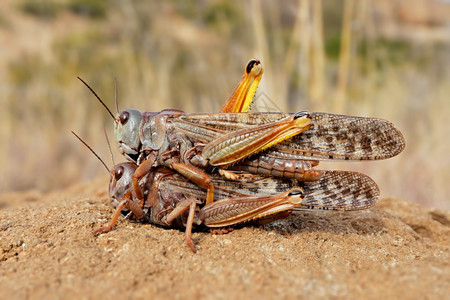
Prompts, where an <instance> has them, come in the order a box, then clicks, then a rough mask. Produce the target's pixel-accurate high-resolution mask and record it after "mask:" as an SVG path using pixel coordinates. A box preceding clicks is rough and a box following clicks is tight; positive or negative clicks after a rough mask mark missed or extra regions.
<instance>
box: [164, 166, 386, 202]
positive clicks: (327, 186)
mask: <svg viewBox="0 0 450 300" xmlns="http://www.w3.org/2000/svg"><path fill="white" fill-rule="evenodd" d="M213 183H214V186H215V190H214V200H215V201H220V199H224V198H233V197H242V196H262V195H273V194H279V193H283V192H285V191H287V190H290V189H293V188H302V189H303V191H304V193H305V198H304V200H303V203H302V206H300V207H298V208H296V210H360V209H366V208H369V207H371V206H373V205H374V204H375V203H376V202H377V201H378V197H379V194H380V193H379V190H378V186H377V184H376V183H375V182H374V181H373V180H372V179H371V178H370V177H368V176H366V175H364V174H361V173H358V172H349V171H324V174H323V176H322V177H321V178H320V179H319V180H317V181H313V182H299V181H297V180H295V179H289V178H271V177H269V178H266V177H257V179H256V180H254V181H251V182H242V181H230V180H226V179H224V178H223V177H221V176H219V175H217V174H215V175H213ZM159 188H160V189H161V188H163V189H173V190H176V191H177V192H179V193H181V194H184V195H186V196H187V195H192V196H194V197H196V198H197V199H199V200H202V201H204V199H206V192H205V190H204V189H201V188H200V187H198V186H197V185H195V184H193V183H191V182H190V181H188V180H186V179H185V178H184V177H182V176H180V175H178V174H176V175H173V176H171V177H167V178H166V179H165V181H164V183H162V185H160V187H159Z"/></svg>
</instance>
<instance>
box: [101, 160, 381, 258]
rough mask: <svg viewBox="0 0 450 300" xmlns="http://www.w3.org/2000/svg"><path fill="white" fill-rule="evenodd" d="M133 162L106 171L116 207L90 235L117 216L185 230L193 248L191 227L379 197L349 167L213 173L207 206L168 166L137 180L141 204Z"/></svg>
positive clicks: (346, 206)
mask: <svg viewBox="0 0 450 300" xmlns="http://www.w3.org/2000/svg"><path fill="white" fill-rule="evenodd" d="M137 168H138V166H137V165H136V164H134V163H130V162H126V163H120V164H118V165H115V166H114V167H113V169H112V170H111V180H110V184H109V195H110V198H111V200H112V204H113V206H114V207H116V211H115V213H114V215H113V218H112V220H111V222H110V224H109V225H108V226H106V227H103V228H100V229H97V230H96V231H95V233H103V232H108V231H110V230H111V229H112V228H113V227H114V226H115V224H116V222H117V219H118V217H119V216H120V215H121V214H122V215H124V216H126V218H127V219H129V220H136V219H137V220H140V221H144V222H149V223H153V224H157V225H161V226H165V227H174V228H183V227H184V228H186V231H185V241H186V244H187V245H188V246H189V247H190V248H191V249H192V251H193V252H196V248H195V246H194V244H193V242H192V239H191V232H192V228H193V226H199V225H205V226H207V227H210V228H211V229H218V228H221V229H220V231H219V232H221V233H225V232H228V230H230V229H228V228H224V227H227V226H232V225H235V224H238V223H243V222H247V221H250V220H256V219H259V220H258V221H259V222H258V223H259V224H265V223H268V222H272V221H275V220H278V219H281V218H286V217H288V216H290V215H291V213H292V212H293V211H296V210H317V209H319V210H345V211H348V210H361V209H367V208H369V207H371V206H372V205H374V204H375V203H376V202H377V200H378V197H379V190H378V187H377V185H376V183H375V182H374V181H373V180H372V179H371V178H369V177H368V176H366V175H364V174H361V173H357V172H348V171H323V175H322V176H321V178H320V179H318V180H316V181H310V182H307V181H306V182H305V181H298V180H296V179H292V178H272V177H265V176H260V175H257V176H255V178H254V180H253V181H251V182H246V181H234V180H228V179H226V178H224V177H223V176H221V175H219V174H217V173H216V174H212V175H211V178H212V182H213V184H214V186H215V190H214V198H215V200H216V201H215V202H213V203H210V204H206V198H207V193H206V191H205V190H204V189H202V188H200V187H199V186H198V185H196V184H195V183H193V182H191V181H189V180H188V179H187V178H185V177H184V176H181V175H180V174H177V173H175V172H174V171H173V170H170V169H167V168H164V167H158V168H154V169H152V170H150V171H149V172H148V173H147V174H146V175H145V176H144V177H143V178H142V179H141V180H140V182H139V185H140V187H141V189H142V190H143V191H144V199H145V201H144V205H143V206H142V208H141V206H140V205H139V203H138V202H135V201H133V200H132V196H131V195H132V188H133V179H132V178H133V174H134V173H135V171H136V169H137Z"/></svg>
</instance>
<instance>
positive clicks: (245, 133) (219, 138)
mask: <svg viewBox="0 0 450 300" xmlns="http://www.w3.org/2000/svg"><path fill="white" fill-rule="evenodd" d="M262 73H263V69H262V66H261V64H260V62H259V61H257V60H251V61H250V62H249V63H248V65H247V67H246V69H245V71H244V75H243V76H242V78H241V81H240V83H239V84H238V86H237V87H236V89H235V90H234V92H233V93H232V95H231V96H230V98H229V99H228V100H227V101H226V102H225V104H224V106H223V107H222V109H221V110H220V113H213V114H211V113H195V114H185V113H184V112H182V111H179V110H163V111H161V112H156V113H153V112H141V111H139V110H136V109H128V110H124V111H122V112H120V113H119V112H118V115H117V116H116V117H114V115H113V114H112V113H111V111H110V110H109V109H108V108H107V107H106V105H105V104H104V103H103V102H102V101H101V100H100V98H99V97H98V96H97V95H96V94H95V92H94V91H93V90H92V89H91V88H90V87H89V86H88V85H87V84H86V83H85V84H86V86H88V88H89V89H90V90H91V91H92V92H93V93H94V95H95V96H96V97H97V98H98V100H99V101H100V102H101V103H102V104H103V105H104V106H105V107H106V109H107V110H108V111H109V113H110V114H111V116H112V117H113V119H114V133H115V140H116V142H117V143H118V145H119V150H120V152H121V153H122V154H123V155H124V156H125V157H126V158H127V159H128V160H129V161H130V162H127V163H121V164H118V165H116V166H114V168H113V169H112V170H111V181H110V185H109V193H110V197H111V198H112V201H113V204H114V205H115V206H116V211H115V213H114V215H113V217H112V220H111V222H110V224H109V225H108V226H107V227H103V228H100V229H98V230H96V231H95V233H105V232H108V231H110V230H111V229H112V228H113V227H114V225H115V224H116V222H117V219H118V217H119V216H120V215H121V214H124V215H126V217H127V218H128V219H130V220H141V221H147V222H151V223H155V224H159V225H163V226H174V227H175V226H180V227H186V234H185V239H186V243H187V245H188V246H189V247H190V248H191V249H192V250H193V251H194V252H195V246H194V244H193V242H192V240H191V231H192V226H193V225H201V224H204V225H206V226H208V227H210V228H214V231H216V232H226V231H227V230H229V227H230V226H232V225H235V224H237V223H242V222H245V221H250V220H254V219H258V221H259V222H261V223H267V222H270V221H273V220H277V219H280V218H285V217H287V216H289V215H290V214H291V213H292V211H294V210H305V209H306V210H310V209H325V210H359V209H365V208H368V207H370V206H372V205H373V204H375V203H376V201H377V200H378V196H379V190H378V187H377V185H376V183H375V182H374V181H373V180H372V179H371V178H369V177H368V176H366V175H364V174H361V173H357V172H349V171H325V170H316V169H314V167H315V166H317V165H318V162H319V161H321V160H378V159H386V158H389V157H393V156H395V155H397V154H399V153H400V152H401V151H402V150H403V148H404V147H405V141H404V138H403V136H402V134H401V133H400V131H399V130H397V129H396V128H395V127H394V126H393V125H392V123H390V122H388V121H386V120H382V119H376V118H363V117H353V116H345V115H334V114H327V113H309V112H307V111H300V112H298V113H247V111H248V109H249V107H250V104H251V101H252V98H253V96H254V94H255V91H256V88H257V86H258V84H259V81H260V80H261V76H262ZM80 80H81V79H80ZM83 83H84V81H83ZM116 104H117V97H116ZM117 111H118V110H117Z"/></svg>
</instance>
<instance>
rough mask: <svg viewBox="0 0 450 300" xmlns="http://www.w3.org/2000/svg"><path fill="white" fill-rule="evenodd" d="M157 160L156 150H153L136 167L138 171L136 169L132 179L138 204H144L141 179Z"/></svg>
mask: <svg viewBox="0 0 450 300" xmlns="http://www.w3.org/2000/svg"><path fill="white" fill-rule="evenodd" d="M155 161H156V153H155V152H153V151H152V152H151V153H150V154H149V155H148V157H147V159H146V160H144V161H143V162H142V163H141V164H140V165H139V166H138V167H137V169H136V171H134V174H133V177H132V180H133V191H134V196H135V197H136V199H137V200H138V204H139V206H140V207H143V206H144V193H143V192H142V189H141V186H140V185H139V181H140V180H141V179H142V178H143V177H144V176H145V175H147V174H148V173H150V171H151V169H152V167H153V164H154V163H155Z"/></svg>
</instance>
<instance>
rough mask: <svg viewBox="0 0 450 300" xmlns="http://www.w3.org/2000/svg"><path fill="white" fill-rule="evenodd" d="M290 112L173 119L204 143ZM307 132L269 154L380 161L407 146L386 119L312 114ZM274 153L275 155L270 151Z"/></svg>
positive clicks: (319, 158) (320, 158) (174, 122)
mask: <svg viewBox="0 0 450 300" xmlns="http://www.w3.org/2000/svg"><path fill="white" fill-rule="evenodd" d="M288 115H290V114H288V113H228V114H189V115H183V116H181V117H179V118H174V119H172V123H173V124H174V125H175V127H176V129H177V130H180V131H181V132H184V133H186V134H187V135H188V136H190V137H191V138H193V139H195V140H198V141H200V142H202V143H208V142H210V141H212V140H214V139H216V138H218V137H220V136H221V135H223V134H225V133H227V132H230V131H234V130H239V129H243V128H246V127H248V126H257V125H261V124H266V123H270V122H275V121H277V120H279V119H281V118H284V117H286V116H288ZM311 119H312V122H311V125H310V128H309V129H308V130H306V131H305V132H303V133H301V134H299V135H296V136H294V137H292V138H290V139H288V140H286V141H284V142H282V143H280V144H277V145H275V146H273V147H272V148H270V149H269V150H267V151H268V154H269V155H275V154H274V153H275V152H276V153H277V154H276V155H278V156H279V155H282V156H284V157H285V158H286V159H302V160H380V159H386V158H390V157H393V156H396V155H397V154H399V153H400V152H402V151H403V149H404V148H405V140H404V138H403V135H402V134H401V132H400V131H399V130H398V129H397V128H395V127H394V125H393V124H392V123H391V122H389V121H386V120H383V119H378V118H365V117H355V116H346V115H335V114H328V113H311ZM270 153H272V154H270Z"/></svg>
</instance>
